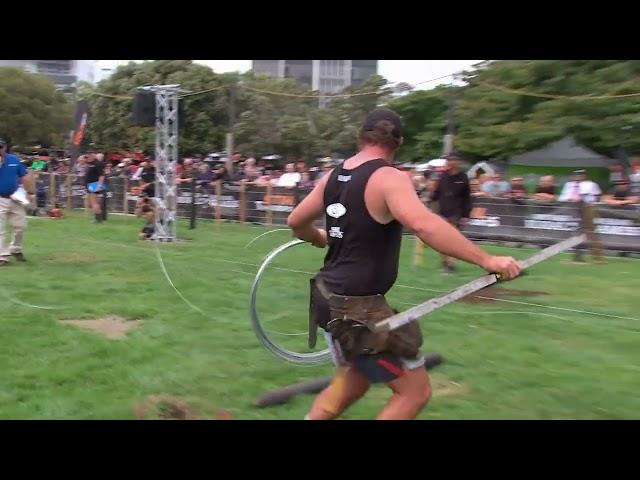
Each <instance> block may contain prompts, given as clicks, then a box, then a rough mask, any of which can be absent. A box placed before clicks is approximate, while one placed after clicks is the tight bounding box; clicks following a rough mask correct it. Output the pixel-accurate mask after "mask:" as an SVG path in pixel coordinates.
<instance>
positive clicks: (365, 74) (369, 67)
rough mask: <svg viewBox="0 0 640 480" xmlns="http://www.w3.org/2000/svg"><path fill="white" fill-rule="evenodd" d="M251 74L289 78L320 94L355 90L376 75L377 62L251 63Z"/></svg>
mask: <svg viewBox="0 0 640 480" xmlns="http://www.w3.org/2000/svg"><path fill="white" fill-rule="evenodd" d="M252 63H253V71H254V72H255V73H257V74H261V75H269V76H271V77H277V78H292V79H294V80H296V81H297V82H298V83H299V84H300V85H302V86H305V87H307V88H309V89H311V90H317V91H319V92H320V93H321V94H332V93H338V92H341V91H342V90H344V89H345V88H346V87H349V86H351V85H353V86H358V85H361V84H363V83H364V82H366V81H367V79H368V78H369V77H371V76H372V75H376V74H377V73H378V60H252Z"/></svg>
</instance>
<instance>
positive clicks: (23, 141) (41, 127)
mask: <svg viewBox="0 0 640 480" xmlns="http://www.w3.org/2000/svg"><path fill="white" fill-rule="evenodd" d="M72 110H73V107H72V105H71V104H70V102H69V101H68V100H67V98H66V97H65V96H64V95H63V94H62V93H61V92H59V91H57V90H56V88H55V85H54V84H53V82H51V80H49V79H48V78H46V77H43V76H40V75H34V74H31V73H27V72H24V71H23V70H20V69H16V68H0V137H2V138H4V140H6V141H7V142H9V143H10V144H13V145H31V144H34V143H39V144H43V145H45V146H48V145H63V144H64V139H65V138H68V135H69V132H70V131H71V129H72V128H73V119H72Z"/></svg>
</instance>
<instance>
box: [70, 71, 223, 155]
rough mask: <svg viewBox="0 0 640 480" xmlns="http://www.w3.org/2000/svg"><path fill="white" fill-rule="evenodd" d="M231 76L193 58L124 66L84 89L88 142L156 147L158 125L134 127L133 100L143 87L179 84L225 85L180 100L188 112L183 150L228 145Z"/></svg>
mask: <svg viewBox="0 0 640 480" xmlns="http://www.w3.org/2000/svg"><path fill="white" fill-rule="evenodd" d="M231 80H232V77H230V76H229V75H218V74H216V73H214V72H213V70H211V69H210V68H209V67H206V66H203V65H197V64H194V63H192V62H191V61H190V60H159V61H150V62H144V63H133V62H131V63H129V64H128V65H124V66H121V67H119V68H118V69H117V70H116V72H115V73H114V74H113V75H112V76H111V77H110V78H108V79H106V80H103V81H102V82H100V83H99V84H98V85H97V87H96V88H95V89H94V90H93V91H91V90H84V91H83V92H82V93H84V94H85V95H86V96H87V98H88V100H89V104H90V108H91V115H90V119H89V124H88V128H87V142H90V143H95V144H96V145H97V146H99V147H100V148H103V149H132V148H136V147H138V148H143V149H144V150H146V151H153V148H154V144H155V132H154V129H153V128H147V127H136V126H134V125H133V122H132V118H131V117H132V111H133V101H132V99H131V98H132V97H133V96H134V95H135V93H136V91H137V89H138V87H141V86H145V85H162V84H180V87H181V88H182V89H183V90H187V91H190V92H200V91H203V90H209V89H213V88H216V87H224V88H220V89H217V90H213V91H211V92H208V93H204V94H201V95H193V96H186V97H185V98H184V99H182V100H180V101H181V102H183V103H184V107H183V108H184V112H185V113H184V119H183V124H182V125H181V126H180V141H179V147H178V148H179V150H180V152H181V154H187V155H188V154H192V153H203V152H209V151H212V150H219V149H221V148H222V147H223V145H224V136H225V133H226V131H227V128H228V121H227V118H228V117H227V110H226V105H227V101H226V95H227V93H226V92H227V90H226V86H227V85H229V82H230V81H231ZM114 97H116V98H114ZM118 97H124V98H118ZM127 97H129V98H127Z"/></svg>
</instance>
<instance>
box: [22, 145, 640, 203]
mask: <svg viewBox="0 0 640 480" xmlns="http://www.w3.org/2000/svg"><path fill="white" fill-rule="evenodd" d="M86 155H95V156H96V159H97V160H98V161H100V162H102V163H103V164H104V174H105V177H106V178H107V179H109V178H114V177H121V178H122V177H126V178H127V179H128V180H129V181H130V186H131V188H132V191H133V192H134V193H144V194H146V195H147V196H153V193H154V183H155V162H154V160H153V159H152V158H149V157H147V156H145V155H143V154H142V152H139V151H137V152H133V153H132V154H130V155H129V156H126V155H114V154H111V155H107V156H105V155H104V154H102V153H98V152H89V153H88V154H86ZM86 155H81V156H80V157H79V158H78V161H77V162H75V165H74V166H73V171H72V168H71V160H70V158H69V157H65V156H60V155H49V152H48V151H47V150H44V149H43V150H40V151H39V152H37V153H33V154H31V155H23V156H22V161H23V162H24V163H25V165H26V166H27V167H28V168H29V169H30V170H32V171H34V172H44V173H51V172H53V173H57V174H69V173H71V174H74V175H77V176H80V177H81V176H83V175H84V172H85V169H86V163H87V162H86ZM224 160H225V159H223V158H221V157H219V156H218V157H216V156H211V155H210V156H203V155H195V156H192V157H187V158H181V159H180V160H179V161H178V166H177V169H176V177H177V178H176V183H177V184H178V185H180V186H182V187H188V186H190V185H191V184H194V186H195V187H196V189H197V190H198V191H200V192H202V193H213V192H214V191H215V184H216V182H222V183H233V184H244V185H255V186H259V187H266V186H267V185H271V186H273V187H283V188H289V189H294V188H295V189H299V190H304V191H307V190H311V189H312V188H313V186H314V185H315V184H317V182H318V181H319V180H320V179H321V178H322V177H323V176H324V175H326V174H327V173H328V172H329V171H331V169H332V168H333V167H334V166H335V165H336V164H337V162H336V161H334V160H332V159H331V158H324V159H321V160H320V161H319V162H317V166H313V167H310V166H309V164H308V163H307V162H306V161H304V160H302V159H297V160H296V161H289V162H288V163H287V162H281V161H279V158H277V157H276V158H275V159H274V157H265V158H261V159H256V158H252V157H249V158H245V157H243V156H242V154H241V153H239V152H235V153H234V154H233V155H232V157H231V160H232V162H231V163H232V166H233V168H232V170H231V171H228V168H227V163H226V162H225V161H224ZM399 168H401V169H403V170H404V171H406V173H407V175H408V176H409V177H411V178H412V180H413V182H414V185H415V187H416V191H417V192H418V193H419V195H420V196H421V198H422V199H423V201H424V202H425V203H426V204H429V203H430V202H431V201H432V197H433V194H434V192H435V191H436V190H437V186H438V182H439V178H440V176H441V175H442V173H443V172H444V171H445V169H446V167H445V166H441V167H437V168H433V169H429V170H427V171H418V170H417V169H415V168H414V169H412V168H405V167H402V166H399ZM610 172H611V173H610V178H609V183H610V185H609V188H608V190H607V191H605V192H602V191H601V188H600V187H599V185H598V184H597V183H595V182H593V181H592V180H590V179H589V178H588V175H587V172H586V171H584V170H576V171H575V172H574V174H573V176H572V177H571V179H570V180H569V181H567V182H566V183H565V184H564V185H562V186H560V185H558V184H557V183H556V179H555V178H554V177H553V176H552V175H543V176H541V177H540V178H539V180H538V183H537V186H536V187H535V188H534V189H530V188H527V186H525V182H524V179H523V177H520V176H514V177H511V178H509V179H505V178H504V176H503V174H502V173H500V172H490V173H486V172H483V171H482V170H481V169H478V170H477V171H476V174H475V175H473V178H470V179H469V187H470V190H471V197H474V198H478V199H482V198H503V199H511V200H513V201H519V200H525V199H528V200H533V201H538V202H554V201H560V202H577V201H584V202H586V203H595V202H602V203H606V204H608V205H612V206H618V205H637V204H640V162H638V161H636V162H633V163H632V164H631V168H630V170H629V171H628V172H627V171H625V168H624V167H623V166H622V165H621V164H614V165H612V166H611V167H610Z"/></svg>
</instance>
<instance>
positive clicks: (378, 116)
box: [362, 108, 402, 139]
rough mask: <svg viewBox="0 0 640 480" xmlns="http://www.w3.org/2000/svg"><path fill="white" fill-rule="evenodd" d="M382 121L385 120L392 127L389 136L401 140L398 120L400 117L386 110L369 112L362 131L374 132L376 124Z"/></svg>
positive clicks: (378, 109) (399, 121) (400, 121)
mask: <svg viewBox="0 0 640 480" xmlns="http://www.w3.org/2000/svg"><path fill="white" fill-rule="evenodd" d="M383 120H386V121H388V122H390V123H391V124H392V125H393V130H392V132H391V134H392V135H393V136H394V137H395V138H398V139H399V138H402V120H400V116H399V115H398V114H397V113H396V112H394V111H393V110H389V109H388V108H377V109H376V110H373V111H372V112H369V114H368V115H367V117H366V118H365V120H364V124H363V125H362V129H363V130H365V131H372V130H375V128H376V124H377V123H378V122H380V121H383Z"/></svg>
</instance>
